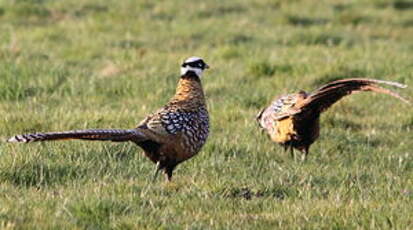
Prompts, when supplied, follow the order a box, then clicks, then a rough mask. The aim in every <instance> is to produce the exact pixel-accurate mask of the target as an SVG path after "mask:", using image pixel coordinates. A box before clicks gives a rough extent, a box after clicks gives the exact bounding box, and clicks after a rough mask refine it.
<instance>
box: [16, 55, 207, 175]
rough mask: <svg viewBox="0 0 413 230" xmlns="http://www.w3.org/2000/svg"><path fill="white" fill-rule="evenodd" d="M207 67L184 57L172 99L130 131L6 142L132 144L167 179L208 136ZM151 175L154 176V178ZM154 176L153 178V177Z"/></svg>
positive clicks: (49, 135) (78, 132)
mask: <svg viewBox="0 0 413 230" xmlns="http://www.w3.org/2000/svg"><path fill="white" fill-rule="evenodd" d="M206 68H208V65H206V64H205V63H204V61H203V60H202V59H200V58H197V57H192V58H188V59H187V60H186V61H185V62H184V64H183V65H182V68H181V78H180V80H179V82H178V86H177V89H176V93H175V95H174V97H172V99H171V100H170V101H169V102H168V103H167V104H166V105H165V106H164V107H162V108H161V109H159V110H158V111H156V112H155V113H153V114H151V115H149V116H147V117H146V118H145V119H144V120H142V121H141V122H140V123H139V125H138V126H137V127H136V128H134V129H126V130H123V129H90V130H74V131H65V132H52V133H34V134H23V135H16V136H14V137H12V138H10V139H9V140H8V141H9V142H33V141H49V140H65V139H81V140H99V141H115V142H120V141H132V142H134V143H136V144H137V145H138V146H140V147H141V148H142V149H143V150H144V153H145V155H146V156H147V157H148V158H149V159H150V160H151V161H152V162H154V163H156V164H157V169H156V174H157V172H158V171H159V170H163V171H164V172H165V174H166V176H167V179H168V180H171V178H172V172H173V170H174V169H175V167H176V166H177V165H178V164H179V163H181V162H183V161H185V160H187V159H189V158H191V157H193V156H194V155H196V154H197V153H198V152H199V151H200V150H201V148H202V146H203V145H204V144H205V142H206V140H207V137H208V134H209V116H208V110H207V107H206V101H205V96H204V93H203V89H202V84H201V80H200V77H201V74H202V71H203V70H204V69H206ZM156 174H155V175H156ZM155 177H156V176H155Z"/></svg>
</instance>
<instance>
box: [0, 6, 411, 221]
mask: <svg viewBox="0 0 413 230" xmlns="http://www.w3.org/2000/svg"><path fill="white" fill-rule="evenodd" d="M412 16H413V5H412V4H411V2H410V1H407V0H405V1H386V0H378V1H375V0H362V1H344V0H334V1H310V0H295V1H281V0H278V1H270V0H254V1H246V0H236V1H228V2H224V1H178V0H175V1H132V0H125V1H115V0H111V1H109V0H108V1H103V0H79V1H51V0H14V1H9V0H0V31H1V32H0V34H1V36H0V117H1V122H0V133H1V134H0V136H1V138H2V139H5V138H6V137H9V136H12V135H15V134H19V133H25V132H32V131H57V130H69V129H84V128H131V127H134V126H135V125H136V124H137V123H138V122H139V121H140V120H141V119H143V118H144V117H145V115H146V114H148V113H150V112H152V111H154V110H155V109H157V108H158V107H160V106H162V105H163V104H164V103H165V102H167V100H168V98H169V97H170V96H171V95H172V94H173V93H174V90H175V86H176V82H177V80H178V77H179V64H181V62H182V61H183V60H184V59H185V58H186V57H189V56H192V55H198V56H202V57H204V59H205V61H206V62H207V63H208V64H210V66H211V67H212V69H211V70H209V71H208V72H206V73H205V76H204V78H203V83H204V88H205V91H206V94H207V98H208V106H209V110H210V115H211V126H212V132H211V135H210V137H209V139H208V142H207V144H206V145H205V147H204V148H203V150H202V151H201V152H200V153H199V155H198V156H196V157H195V158H193V159H191V160H190V161H188V162H185V163H184V164H182V165H180V166H178V168H177V170H176V171H175V175H174V181H173V182H172V183H167V182H164V181H163V178H162V179H159V180H158V181H157V182H156V183H150V176H151V175H152V172H153V169H154V165H153V164H152V163H150V162H149V160H148V159H146V158H145V157H144V156H143V154H142V153H141V151H140V149H139V148H138V147H136V146H134V145H132V144H130V143H124V144H113V143H95V142H93V143H91V142H79V141H78V142H77V141H70V142H49V143H39V144H38V143H35V144H29V145H18V144H6V143H4V142H2V143H0V228H1V229H33V228H36V229H62V228H63V229H83V228H87V229H274V228H280V229H379V228H381V229H390V228H394V229H412V228H413V220H412V213H413V152H412V149H413V141H412V140H413V132H412V130H413V113H412V108H411V107H409V106H407V105H406V104H403V103H402V102H400V101H398V100H396V99H394V98H390V97H388V96H383V95H374V94H372V93H365V94H358V95H354V96H351V97H348V98H346V99H344V100H343V101H341V102H340V103H338V104H337V105H335V106H334V107H333V108H332V109H331V110H329V111H328V112H326V113H325V114H324V115H323V116H322V121H321V122H322V129H321V137H320V139H319V141H318V142H316V143H315V144H314V145H313V146H312V148H311V153H310V156H309V160H308V161H307V162H305V163H298V162H297V163H296V162H294V161H293V160H292V159H290V157H289V154H285V153H283V151H282V148H281V147H279V146H276V145H275V144H273V143H271V142H270V141H269V139H268V137H267V136H266V135H264V134H263V133H261V132H260V130H259V129H258V128H257V125H256V124H255V121H254V116H255V114H256V113H257V112H258V111H259V109H260V108H262V107H263V106H265V105H267V104H268V103H269V102H270V101H271V99H272V98H273V97H275V96H276V95H278V94H282V93H287V92H295V91H297V90H300V89H303V90H308V91H310V90H313V89H315V88H317V87H318V86H320V85H321V84H324V83H326V82H328V81H331V80H334V79H338V78H344V77H372V78H378V79H386V80H394V81H399V82H402V83H405V84H408V85H410V87H413V65H412V60H413V40H412V37H413V21H412ZM400 92H401V93H402V94H403V95H404V96H406V97H410V98H413V91H412V90H411V88H407V89H405V90H400Z"/></svg>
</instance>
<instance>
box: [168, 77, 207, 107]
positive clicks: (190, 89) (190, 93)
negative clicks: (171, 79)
mask: <svg viewBox="0 0 413 230" xmlns="http://www.w3.org/2000/svg"><path fill="white" fill-rule="evenodd" d="M171 102H172V103H182V102H190V104H192V105H193V106H200V105H204V104H205V95H204V91H203V89H202V84H201V80H200V79H199V77H198V76H197V75H195V74H186V75H182V76H181V79H180V80H179V82H178V86H177V88H176V93H175V96H174V97H173V98H172V100H171Z"/></svg>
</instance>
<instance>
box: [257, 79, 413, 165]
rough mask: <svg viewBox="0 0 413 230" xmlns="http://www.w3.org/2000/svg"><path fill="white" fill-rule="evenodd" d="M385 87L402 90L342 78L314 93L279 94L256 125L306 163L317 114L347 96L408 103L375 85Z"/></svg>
mask: <svg viewBox="0 0 413 230" xmlns="http://www.w3.org/2000/svg"><path fill="white" fill-rule="evenodd" d="M378 84H386V85H391V86H395V87H399V88H405V87H406V85H402V84H399V83H396V82H390V81H382V80H374V79H361V78H352V79H343V80H337V81H333V82H330V83H328V84H326V85H324V86H322V87H321V88H319V89H317V90H316V91H314V92H313V93H306V92H304V91H300V92H298V93H296V94H287V95H282V96H280V97H278V98H277V99H275V100H274V101H273V102H272V103H271V105H270V106H268V107H267V108H264V109H263V110H261V112H260V113H258V115H257V122H258V123H259V125H260V126H261V128H263V129H265V130H266V131H267V132H268V134H269V135H270V137H271V139H272V140H273V141H274V142H276V143H279V144H281V145H282V146H284V149H285V150H287V149H288V148H290V150H291V156H292V157H293V158H294V157H295V156H294V149H293V148H295V149H298V150H299V151H301V152H302V153H303V155H302V159H303V160H305V159H306V157H307V155H308V152H309V148H310V146H311V144H313V143H314V141H315V140H316V139H317V138H318V136H319V131H320V114H321V113H322V112H324V111H325V110H327V109H328V108H329V107H330V106H332V105H333V104H334V103H335V102H337V101H338V100H340V99H341V98H343V97H344V96H346V95H349V94H352V93H355V92H360V91H373V92H377V93H384V94H388V95H391V96H394V97H396V98H399V99H401V100H402V101H404V102H406V103H409V102H408V101H407V100H406V99H404V98H402V97H401V96H400V95H399V94H397V93H395V92H393V91H390V90H388V89H385V88H382V87H380V86H378Z"/></svg>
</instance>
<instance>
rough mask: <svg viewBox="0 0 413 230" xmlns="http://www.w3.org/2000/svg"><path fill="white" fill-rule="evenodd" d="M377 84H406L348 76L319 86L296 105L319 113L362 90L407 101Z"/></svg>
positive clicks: (396, 85)
mask: <svg viewBox="0 0 413 230" xmlns="http://www.w3.org/2000/svg"><path fill="white" fill-rule="evenodd" d="M378 84H386V85H391V86H395V87H399V88H405V87H406V86H405V85H403V84H400V83H397V82H391V81H382V80H375V79H363V78H349V79H343V80H338V81H333V82H330V83H328V84H326V85H324V86H322V87H321V88H319V89H317V90H316V91H314V92H313V93H311V94H310V95H309V96H308V97H307V98H306V99H305V100H303V101H300V102H299V103H298V104H297V105H296V107H297V108H299V110H300V111H308V112H311V113H321V112H323V111H325V110H327V109H328V108H329V107H330V106H332V105H333V104H334V103H336V102H337V101H339V100H340V99H341V98H343V97H345V96H347V95H350V94H353V93H357V92H362V91H373V92H377V93H383V94H387V95H390V96H393V97H396V98H398V99H400V100H402V101H404V102H406V103H409V101H408V100H407V99H405V98H403V97H401V96H400V95H399V94H398V93H396V92H394V91H391V90H389V89H385V88H382V87H380V86H378Z"/></svg>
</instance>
